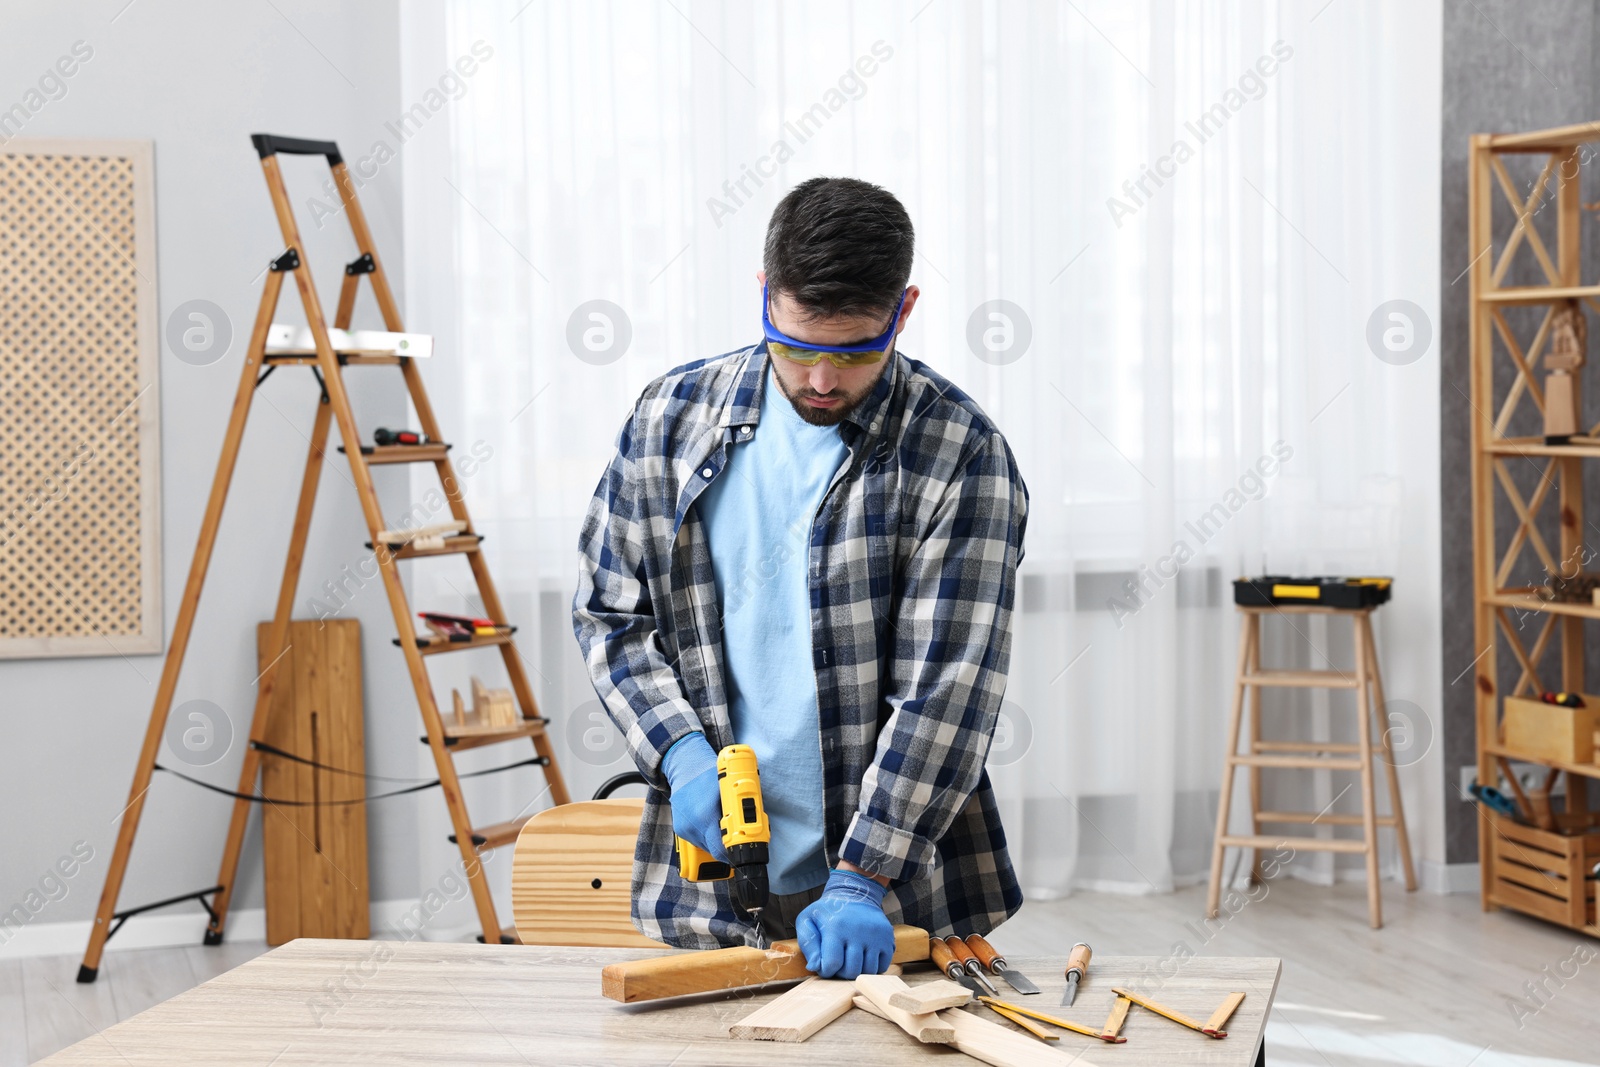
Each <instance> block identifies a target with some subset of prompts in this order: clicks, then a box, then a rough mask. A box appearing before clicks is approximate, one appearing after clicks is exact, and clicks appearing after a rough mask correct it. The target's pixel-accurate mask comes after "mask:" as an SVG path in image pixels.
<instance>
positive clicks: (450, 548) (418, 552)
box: [367, 534, 483, 559]
mask: <svg viewBox="0 0 1600 1067" xmlns="http://www.w3.org/2000/svg"><path fill="white" fill-rule="evenodd" d="M482 543H483V538H481V537H479V536H478V535H477V534H461V535H459V536H457V537H446V538H445V539H444V545H443V546H442V547H440V548H417V547H416V546H415V545H402V546H400V547H399V548H396V549H393V550H392V552H391V554H392V555H393V556H394V558H395V559H426V558H427V557H429V556H462V555H466V554H467V553H469V552H476V551H478V547H479V545H481V544H482ZM367 547H368V548H371V547H372V542H370V541H369V542H367Z"/></svg>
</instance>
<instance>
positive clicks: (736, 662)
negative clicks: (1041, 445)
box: [573, 178, 1028, 978]
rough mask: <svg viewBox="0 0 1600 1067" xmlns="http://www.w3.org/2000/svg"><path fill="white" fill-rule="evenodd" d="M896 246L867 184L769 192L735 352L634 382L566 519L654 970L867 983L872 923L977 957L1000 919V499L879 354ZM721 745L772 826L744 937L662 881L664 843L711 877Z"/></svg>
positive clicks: (1004, 871) (969, 439)
mask: <svg viewBox="0 0 1600 1067" xmlns="http://www.w3.org/2000/svg"><path fill="white" fill-rule="evenodd" d="M912 241H913V236H912V227H911V219H910V218H909V216H907V214H906V211H905V208H904V207H902V206H901V204H900V202H899V201H898V200H897V199H895V197H894V196H893V195H891V194H890V193H888V192H887V191H885V190H883V189H880V188H878V187H877V186H874V185H871V184H869V183H867V182H863V181H857V180H855V179H849V178H814V179H812V180H810V181H807V182H805V183H803V184H801V185H799V186H797V187H796V188H795V189H794V190H792V191H791V192H790V193H789V194H788V195H787V196H785V197H784V198H783V200H782V201H781V202H780V203H779V204H778V206H777V208H776V210H775V211H774V212H773V216H772V219H771V222H770V223H769V225H768V229H767V239H766V248H765V253H764V256H763V260H764V264H763V265H764V269H763V270H762V271H760V272H758V273H757V275H756V279H757V281H758V282H760V283H761V287H762V288H761V295H762V301H763V306H762V312H761V313H762V326H763V333H764V336H765V340H764V341H763V342H762V343H761V344H758V345H753V346H751V347H748V348H742V349H739V350H738V351H735V352H729V353H727V354H726V355H722V356H718V357H715V358H713V359H706V360H701V361H699V362H696V363H690V364H688V365H686V366H683V367H679V368H677V369H676V370H673V371H669V372H668V373H667V374H665V375H663V376H662V377H660V378H658V379H656V380H655V381H654V382H652V383H651V384H650V385H648V386H647V387H646V388H645V390H644V394H643V395H642V396H641V397H640V398H639V401H638V403H637V405H636V406H635V408H634V411H633V414H632V416H631V417H630V418H629V419H628V421H627V423H626V424H625V425H624V426H623V428H622V431H621V433H620V434H619V435H618V438H617V450H616V455H615V456H614V457H613V459H612V460H611V463H610V465H609V466H608V467H607V468H606V472H605V474H604V475H603V476H602V477H601V479H600V484H599V486H598V487H597V488H596V490H595V495H594V499H593V501H592V502H591V503H590V506H589V511H588V515H587V517H586V519H585V521H584V524H583V532H582V534H581V536H580V539H579V548H580V551H581V560H580V567H579V581H578V590H577V593H576V595H575V597H574V600H573V626H574V630H575V632H576V634H577V638H578V644H579V646H580V647H581V649H582V651H583V655H584V658H585V660H586V661H587V663H588V666H589V672H590V675H591V676H592V678H593V680H594V685H595V690H596V692H597V693H598V694H599V696H600V699H601V701H602V702H603V703H604V704H605V706H606V709H607V712H608V713H609V714H610V716H611V718H612V720H613V721H614V722H615V723H616V724H617V727H618V728H619V729H620V730H621V731H622V732H623V735H624V736H625V738H626V740H627V745H628V749H629V751H630V752H631V754H632V755H633V758H634V762H635V763H636V764H637V765H638V767H639V770H640V772H641V773H642V774H643V775H644V777H645V779H646V780H647V782H648V783H649V786H650V791H649V794H648V795H647V797H646V798H645V807H644V817H643V820H642V822H641V823H640V827H639V843H638V847H637V850H636V852H635V854H634V870H633V921H634V925H636V926H637V927H638V928H639V929H640V930H641V931H643V932H644V933H645V934H647V935H648V936H650V937H653V938H657V939H659V940H661V941H665V942H667V943H668V944H671V945H677V946H679V947H683V948H718V947H722V946H725V945H729V944H740V943H744V944H761V943H764V941H765V939H767V938H779V937H789V936H798V938H799V942H800V946H801V949H802V950H803V951H804V953H805V957H806V961H807V965H808V966H809V967H810V968H811V969H812V970H814V971H816V972H817V973H818V974H821V975H823V976H824V977H842V978H854V977H855V976H856V975H858V974H863V973H870V974H876V973H881V972H882V971H883V970H884V969H885V968H886V967H887V966H888V964H889V961H890V957H891V956H892V954H893V951H894V937H893V929H892V926H893V923H896V922H904V923H910V924H913V925H916V926H921V927H924V928H926V929H928V930H929V931H930V932H931V933H933V934H937V935H946V934H950V933H959V934H963V935H964V934H967V933H972V932H977V933H988V932H989V931H990V930H992V929H993V928H994V927H995V926H996V925H998V924H999V923H1001V922H1003V921H1004V920H1005V919H1006V918H1007V917H1008V916H1010V915H1012V914H1013V913H1015V912H1016V910H1017V908H1018V907H1020V906H1021V904H1022V893H1021V890H1020V889H1019V888H1018V886H1017V881H1016V876H1015V874H1014V873H1013V871H1012V868H1011V861H1010V858H1009V856H1008V855H1007V852H1006V842H1005V834H1004V832H1003V830H1002V829H1001V826H1000V819H999V815H998V812H997V810H996V805H995V800H994V794H993V791H992V790H991V788H990V785H989V780H988V776H987V774H986V772H985V771H984V767H983V764H984V759H985V757H986V756H987V754H988V751H989V744H990V740H991V738H992V735H993V731H994V725H995V719H996V716H997V714H998V711H999V708H1000V701H1001V697H1002V696H1003V694H1004V691H1005V683H1006V671H1007V669H1008V667H1009V660H1010V648H1011V610H1012V603H1013V599H1014V596H1015V585H1016V569H1017V564H1018V563H1019V562H1020V561H1021V559H1022V538H1023V530H1024V527H1025V525H1026V519H1027V508H1028V495H1027V489H1026V487H1025V486H1024V485H1023V482H1022V478H1021V475H1020V474H1019V473H1018V472H1017V468H1016V463H1015V461H1014V459H1013V458H1012V455H1011V450H1010V448H1009V447H1008V446H1007V445H1006V442H1005V439H1004V438H1002V437H1001V436H1000V433H999V432H998V431H997V430H996V429H995V428H994V426H993V424H992V423H990V422H989V420H988V418H987V417H986V416H985V415H984V413H983V412H982V411H981V410H980V409H979V408H978V406H977V404H975V403H973V401H972V400H971V399H970V398H969V397H967V396H965V395H964V394H963V393H962V392H961V391H960V390H959V389H957V388H956V387H955V386H953V385H952V384H951V383H950V382H948V381H946V380H945V379H944V378H943V377H941V376H940V375H939V374H937V373H935V372H934V371H933V370H931V369H929V368H928V367H926V366H924V365H922V364H921V363H918V362H917V361H915V360H912V359H909V358H908V357H906V356H905V355H903V354H901V353H900V352H899V351H897V350H896V346H895V339H896V338H897V337H898V335H899V334H900V331H901V330H903V329H905V325H906V321H907V320H908V319H909V318H910V316H911V312H912V310H913V309H914V308H915V307H916V304H917V298H918V296H919V291H918V289H917V287H916V286H908V284H907V283H908V281H909V279H910V274H911V265H912ZM753 312H754V308H753V307H752V313H753ZM734 743H738V744H746V745H750V746H751V747H752V748H753V749H754V750H755V752H756V756H757V760H758V763H759V769H760V775H761V784H762V793H763V799H764V802H765V804H766V809H767V812H768V818H769V819H770V821H771V827H772V843H771V847H770V862H769V864H768V871H769V877H770V882H771V894H772V895H771V897H770V899H769V902H768V905H767V907H766V908H765V909H764V911H763V912H762V913H761V914H760V917H759V919H758V920H757V921H756V922H752V921H751V917H750V916H748V915H743V914H740V913H738V912H737V911H736V910H735V908H734V906H733V904H732V902H731V900H730V897H729V892H728V886H729V883H727V882H725V881H721V882H718V881H708V882H691V881H685V880H684V879H683V878H681V877H680V876H679V874H678V870H677V865H676V853H675V848H674V839H675V837H683V838H685V839H686V840H688V841H691V842H693V843H694V844H696V845H698V846H699V847H701V848H703V849H705V850H706V851H708V852H710V853H712V854H713V855H715V856H717V857H718V858H726V852H725V851H724V849H723V846H722V837H721V830H720V828H719V825H718V823H719V820H720V818H721V814H722V812H721V802H720V796H719V790H718V785H717V778H716V754H717V752H719V751H720V750H721V749H722V748H723V747H724V746H726V745H729V744H734ZM669 801H670V803H669Z"/></svg>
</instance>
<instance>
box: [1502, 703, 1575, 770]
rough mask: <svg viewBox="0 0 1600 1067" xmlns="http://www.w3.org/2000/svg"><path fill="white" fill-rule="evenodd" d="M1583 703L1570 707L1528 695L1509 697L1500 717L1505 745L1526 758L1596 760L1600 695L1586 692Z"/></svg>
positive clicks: (1571, 761) (1572, 761) (1564, 761)
mask: <svg viewBox="0 0 1600 1067" xmlns="http://www.w3.org/2000/svg"><path fill="white" fill-rule="evenodd" d="M1583 704H1584V706H1583V707H1581V708H1568V707H1563V706H1562V705H1560V704H1546V703H1545V702H1544V701H1542V700H1533V699H1530V698H1528V697H1513V696H1508V697H1506V707H1505V715H1504V717H1503V718H1502V719H1501V720H1500V728H1501V730H1502V731H1503V732H1504V736H1505V742H1504V743H1505V747H1506V748H1508V749H1511V750H1512V751H1514V752H1516V753H1517V755H1518V757H1519V758H1522V759H1527V760H1553V761H1555V762H1556V763H1593V762H1594V734H1595V728H1596V725H1597V724H1600V720H1597V719H1596V718H1595V713H1596V712H1597V711H1600V697H1596V696H1594V695H1593V694H1590V693H1584V694H1583Z"/></svg>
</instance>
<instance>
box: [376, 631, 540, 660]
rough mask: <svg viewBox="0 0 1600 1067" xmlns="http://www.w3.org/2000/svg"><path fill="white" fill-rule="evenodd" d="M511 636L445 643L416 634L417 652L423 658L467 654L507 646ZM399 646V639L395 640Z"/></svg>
mask: <svg viewBox="0 0 1600 1067" xmlns="http://www.w3.org/2000/svg"><path fill="white" fill-rule="evenodd" d="M513 636H515V635H513V634H495V635H493V636H492V637H473V639H472V640H470V641H447V640H445V639H443V638H439V637H437V636H436V635H433V634H417V651H418V652H420V653H422V654H423V655H424V656H437V655H438V654H439V653H441V652H468V651H470V650H472V649H474V648H489V647H491V646H494V645H508V644H510V643H511V640H512V638H513ZM394 643H395V644H397V645H398V644H400V639H399V638H396V639H395V642H394Z"/></svg>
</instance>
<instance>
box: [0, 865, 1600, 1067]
mask: <svg viewBox="0 0 1600 1067" xmlns="http://www.w3.org/2000/svg"><path fill="white" fill-rule="evenodd" d="M1203 904H1204V888H1203V887H1195V888H1191V889H1186V890H1183V891H1181V892H1178V893H1175V894H1172V895H1169V896H1149V897H1126V896H1111V895H1104V894H1089V893H1084V894H1079V895H1077V896H1074V897H1072V898H1070V899H1067V900H1061V901H1035V902H1030V903H1029V904H1027V905H1026V906H1025V907H1024V908H1023V910H1022V912H1021V913H1020V914H1019V915H1018V916H1017V917H1016V918H1015V919H1013V920H1012V921H1011V922H1010V923H1007V924H1006V925H1005V926H1004V927H1002V928H1001V929H1000V930H999V931H997V932H996V933H995V935H994V936H993V938H992V940H993V941H994V942H995V945H996V947H998V948H999V949H1000V950H1001V951H1002V952H1005V953H1006V954H1008V955H1011V956H1013V957H1021V956H1025V955H1028V954H1029V953H1030V952H1037V951H1040V948H1041V947H1045V948H1046V949H1047V950H1048V951H1050V952H1055V953H1065V952H1066V951H1067V948H1068V947H1069V946H1070V945H1071V944H1072V943H1073V942H1074V941H1087V942H1089V943H1090V944H1091V945H1093V946H1094V947H1095V949H1096V950H1097V951H1099V952H1104V953H1107V954H1116V955H1154V956H1163V957H1171V959H1172V966H1181V964H1182V953H1183V951H1184V950H1182V949H1179V948H1178V946H1179V945H1180V944H1184V945H1186V946H1187V949H1188V950H1189V951H1192V952H1193V953H1194V954H1195V955H1206V956H1214V955H1233V956H1282V957H1283V960H1284V966H1283V980H1282V983H1281V985H1280V986H1279V990H1278V1001H1277V1005H1276V1008H1275V1010H1274V1011H1273V1018H1272V1020H1271V1022H1270V1023H1269V1025H1268V1029H1267V1049H1268V1058H1267V1062H1268V1063H1269V1064H1271V1065H1273V1067H1279V1065H1298V1064H1304V1065H1308V1067H1311V1065H1314V1067H1389V1065H1400V1067H1413V1065H1415V1067H1508V1065H1517V1067H1569V1065H1574V1064H1595V1063H1597V1062H1600V943H1597V942H1595V941H1593V940H1592V939H1588V938H1583V937H1580V936H1578V935H1576V934H1573V933H1570V932H1569V931H1567V930H1564V929H1563V928H1561V927H1556V926H1551V925H1548V924H1545V923H1541V922H1538V921H1536V920H1533V919H1527V918H1523V917H1522V916H1519V915H1516V914H1514V913H1511V912H1495V913H1492V914H1487V915H1486V914H1484V913H1483V912H1482V911H1480V910H1479V907H1478V903H1477V898H1476V897H1471V896H1453V897H1440V896H1434V895H1431V894H1426V893H1414V894H1409V895H1408V894H1406V893H1404V892H1403V891H1401V890H1400V889H1399V887H1398V886H1396V885H1393V884H1390V883H1386V884H1385V886H1384V914H1385V918H1386V920H1387V921H1388V925H1387V926H1386V927H1385V928H1384V929H1383V930H1378V931H1374V930H1371V929H1369V928H1368V926H1367V923H1366V899H1365V890H1364V887H1363V886H1361V885H1359V884H1351V885H1343V886H1338V887H1336V888H1333V889H1325V888H1321V887H1316V886H1310V885H1306V884H1303V883H1298V882H1293V881H1288V880H1279V881H1276V882H1273V883H1271V884H1270V886H1269V887H1268V888H1267V894H1266V896H1265V898H1264V899H1261V900H1259V901H1257V902H1254V903H1247V904H1246V905H1245V906H1244V907H1243V908H1242V909H1240V910H1239V911H1238V912H1237V914H1235V915H1234V916H1233V917H1232V918H1229V919H1227V920H1226V921H1224V922H1220V923H1212V924H1209V927H1207V926H1204V925H1202V923H1201V922H1200V920H1199V918H1198V917H1199V915H1200V912H1201V908H1202V906H1203ZM265 948H266V946H265V945H263V944H261V943H260V942H254V943H240V944H226V945H222V946H220V947H218V948H204V947H201V946H198V945H196V946H192V947H188V948H177V949H149V950H135V951H128V952H111V953H108V954H107V956H106V958H105V961H104V964H103V966H102V968H101V976H100V980H99V981H98V982H97V983H95V984H94V985H89V986H80V985H78V984H77V983H76V981H75V978H76V975H77V970H78V957H77V956H71V957H56V958H50V959H34V960H7V961H0V1067H13V1065H16V1064H25V1063H29V1062H31V1061H33V1060H35V1059H38V1058H40V1057H42V1056H46V1055H48V1054H49V1053H51V1052H54V1051H56V1050H57V1049H59V1048H62V1047H64V1046H65V1045H68V1044H70V1043H72V1042H74V1041H77V1040H79V1039H81V1038H83V1037H86V1036H88V1035H89V1034H91V1033H93V1032H95V1031H96V1030H98V1029H99V1028H101V1027H105V1026H108V1025H110V1024H111V1023H114V1022H116V1021H118V1020H120V1019H125V1018H127V1017H128V1016H130V1015H133V1014H135V1013H137V1012H140V1011H142V1010H144V1009H145V1008H147V1007H149V1006H151V1005H152V1004H156V1003H158V1002H159V1001H161V1000H164V999H166V998H167V997H170V996H173V995H174V994H176V993H179V992H181V991H182V990H184V989H187V988H189V987H190V986H192V985H194V984H196V983H198V982H202V981H205V980H207V979H209V978H211V977H213V976H215V975H217V974H220V973H221V972H223V971H225V970H228V969H229V968H232V967H235V966H238V965H239V964H240V963H243V962H244V961H245V960H248V959H250V958H251V957H253V956H255V955H256V954H257V953H259V952H262V951H264V950H265ZM1575 953H1577V955H1576V956H1575V955H1574V954H1575ZM1591 956H1593V957H1594V959H1593V960H1592V962H1588V963H1582V962H1581V961H1582V960H1584V959H1587V958H1589V957H1591ZM1568 961H1570V962H1568ZM1563 964H1565V970H1566V973H1567V974H1571V973H1572V972H1573V970H1574V969H1576V972H1577V973H1576V976H1575V977H1571V978H1560V977H1559V976H1560V975H1561V973H1562V971H1561V968H1562V966H1563ZM1546 967H1548V968H1549V971H1548V973H1549V974H1551V975H1556V976H1557V978H1558V979H1559V980H1560V981H1561V982H1564V986H1558V985H1557V980H1552V979H1545V981H1546V988H1547V989H1548V990H1549V992H1548V993H1542V994H1541V999H1542V1000H1543V1001H1544V1002H1545V1006H1544V1007H1543V1008H1542V1009H1539V1010H1537V1011H1535V1008H1536V1007H1537V1005H1536V1004H1535V1002H1533V1001H1530V1000H1528V999H1526V998H1527V995H1528V994H1527V991H1526V990H1525V989H1524V988H1523V983H1524V982H1525V981H1537V980H1540V979H1542V978H1544V974H1545V972H1544V971H1543V969H1544V968H1546ZM1090 973H1091V976H1092V974H1093V967H1092V965H1091V968H1090ZM596 988H597V992H596V995H597V996H598V986H597V987H596ZM1087 988H1089V987H1086V990H1087ZM1513 1003H1516V1004H1520V1005H1521V1006H1522V1009H1523V1010H1522V1011H1520V1012H1516V1013H1514V1012H1513V1010H1512V1008H1511V1005H1512V1004H1513ZM1519 1023H1520V1027H1519Z"/></svg>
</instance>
